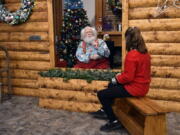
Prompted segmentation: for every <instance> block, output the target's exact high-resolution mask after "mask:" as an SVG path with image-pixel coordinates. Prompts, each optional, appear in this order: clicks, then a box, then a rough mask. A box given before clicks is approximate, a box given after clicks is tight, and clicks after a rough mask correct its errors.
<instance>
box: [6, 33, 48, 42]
mask: <svg viewBox="0 0 180 135" xmlns="http://www.w3.org/2000/svg"><path fill="white" fill-rule="evenodd" d="M31 36H38V37H40V40H38V41H39V42H41V41H48V40H49V35H48V32H11V33H10V34H9V37H8V38H9V40H8V41H31V40H30V37H31ZM34 41H35V40H34Z"/></svg>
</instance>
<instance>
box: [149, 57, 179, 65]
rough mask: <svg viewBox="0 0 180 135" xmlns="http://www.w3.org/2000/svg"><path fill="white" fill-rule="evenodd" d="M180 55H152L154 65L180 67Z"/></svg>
mask: <svg viewBox="0 0 180 135" xmlns="http://www.w3.org/2000/svg"><path fill="white" fill-rule="evenodd" d="M179 60H180V55H151V65H152V66H173V67H180V61H179Z"/></svg>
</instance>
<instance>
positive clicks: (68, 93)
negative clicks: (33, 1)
mask: <svg viewBox="0 0 180 135" xmlns="http://www.w3.org/2000/svg"><path fill="white" fill-rule="evenodd" d="M38 93H39V97H42V98H53V99H59V100H66V101H77V102H89V103H99V102H98V99H97V96H96V94H95V93H93V92H86V91H83V92H82V91H73V90H60V89H49V88H47V89H46V88H40V89H39V90H38Z"/></svg>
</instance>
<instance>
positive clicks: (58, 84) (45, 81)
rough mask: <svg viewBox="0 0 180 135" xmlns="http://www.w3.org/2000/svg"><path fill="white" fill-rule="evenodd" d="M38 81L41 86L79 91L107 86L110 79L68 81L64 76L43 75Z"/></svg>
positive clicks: (94, 89)
mask: <svg viewBox="0 0 180 135" xmlns="http://www.w3.org/2000/svg"><path fill="white" fill-rule="evenodd" d="M38 83H39V87H40V88H56V89H62V90H78V91H97V90H101V89H104V88H106V87H107V85H108V81H92V82H91V83H88V82H87V81H86V80H83V79H70V80H68V82H64V81H63V78H56V77H41V76H39V78H38ZM77 84H78V85H77Z"/></svg>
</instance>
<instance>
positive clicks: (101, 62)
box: [74, 58, 109, 69]
mask: <svg viewBox="0 0 180 135" xmlns="http://www.w3.org/2000/svg"><path fill="white" fill-rule="evenodd" d="M74 68H84V69H108V68H109V60H108V59H106V58H103V59H98V60H90V61H89V62H88V63H83V62H80V61H78V62H77V64H76V65H75V66H74Z"/></svg>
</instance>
